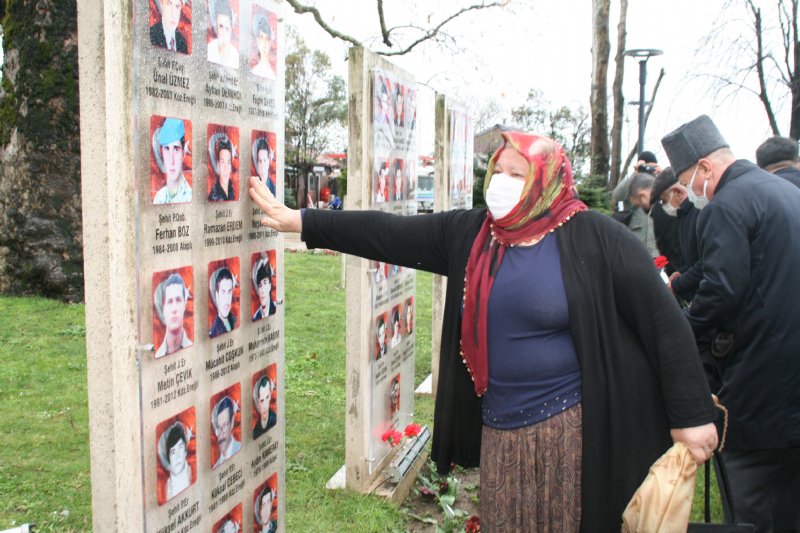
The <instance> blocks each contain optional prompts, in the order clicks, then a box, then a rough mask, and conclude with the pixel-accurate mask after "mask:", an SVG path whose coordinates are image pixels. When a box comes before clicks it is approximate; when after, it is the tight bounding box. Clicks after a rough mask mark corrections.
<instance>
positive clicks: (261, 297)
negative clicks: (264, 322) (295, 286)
mask: <svg viewBox="0 0 800 533" xmlns="http://www.w3.org/2000/svg"><path fill="white" fill-rule="evenodd" d="M276 262H277V255H276V252H275V250H265V251H263V252H256V253H254V254H253V255H252V256H251V258H250V268H251V272H252V276H251V281H252V282H253V283H252V285H251V289H250V312H251V313H252V317H253V322H255V321H257V320H261V319H262V318H267V317H269V316H272V315H274V314H275V312H276V311H277V308H278V306H277V304H276V301H277V297H278V288H277V286H276V283H277V280H278V273H277V270H276Z"/></svg>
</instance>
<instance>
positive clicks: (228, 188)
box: [206, 124, 240, 202]
mask: <svg viewBox="0 0 800 533" xmlns="http://www.w3.org/2000/svg"><path fill="white" fill-rule="evenodd" d="M207 131H208V165H207V166H208V178H207V180H206V181H207V184H206V185H207V188H208V201H209V202H232V201H235V200H238V199H239V185H240V184H239V128H236V127H233V126H222V125H219V124H209V125H208V130H207Z"/></svg>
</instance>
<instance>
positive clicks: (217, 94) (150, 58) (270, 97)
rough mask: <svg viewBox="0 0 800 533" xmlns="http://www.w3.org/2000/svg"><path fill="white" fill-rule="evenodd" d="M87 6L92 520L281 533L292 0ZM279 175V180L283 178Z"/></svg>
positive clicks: (127, 526)
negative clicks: (260, 201) (259, 201)
mask: <svg viewBox="0 0 800 533" xmlns="http://www.w3.org/2000/svg"><path fill="white" fill-rule="evenodd" d="M101 7H102V9H98V6H97V5H96V2H89V1H88V0H87V1H81V2H79V39H80V69H81V70H80V79H81V142H82V151H83V153H82V155H83V157H82V178H83V179H82V182H83V183H82V188H83V212H84V228H85V236H84V243H85V244H84V246H85V249H86V255H85V257H86V285H87V290H86V300H87V310H86V318H87V352H88V359H89V400H90V425H91V431H90V438H91V450H92V489H93V494H92V496H93V514H94V519H93V521H94V527H95V529H96V530H98V531H112V530H117V531H135V530H145V531H155V532H161V531H163V532H167V531H190V530H194V529H197V530H213V531H277V530H278V529H281V530H283V529H285V526H284V509H285V486H284V467H283V463H284V399H283V391H284V382H283V375H284V353H283V349H284V342H283V338H282V337H283V320H284V317H283V306H282V301H283V291H284V284H283V276H284V272H283V241H282V238H281V237H280V236H279V235H278V234H277V233H276V232H273V231H271V230H267V229H265V228H263V227H262V226H261V225H260V224H259V221H260V218H261V215H260V212H259V210H258V209H257V208H256V207H255V206H254V205H253V204H252V203H251V202H250V200H249V198H248V194H247V189H248V186H247V183H248V179H249V177H250V176H258V177H259V178H260V179H262V180H264V181H265V182H266V183H267V185H268V187H269V188H270V189H271V190H272V191H273V192H275V193H276V194H277V196H278V197H279V198H282V196H283V188H282V183H283V179H282V176H283V160H284V157H283V156H284V154H283V148H282V147H283V135H284V134H283V131H284V126H283V123H284V111H283V109H284V81H283V80H284V74H283V72H284V55H285V52H284V44H285V43H284V31H283V23H282V9H283V5H282V4H281V3H278V2H273V1H270V0H207V1H193V2H191V1H188V0H136V1H135V2H124V1H123V2H111V1H108V2H103V3H102V6H101ZM278 176H281V179H280V180H279V179H277V177H278Z"/></svg>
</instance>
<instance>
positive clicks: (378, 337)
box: [374, 313, 389, 361]
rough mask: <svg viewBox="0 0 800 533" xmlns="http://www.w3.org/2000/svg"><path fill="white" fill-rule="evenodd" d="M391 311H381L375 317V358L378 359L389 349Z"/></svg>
mask: <svg viewBox="0 0 800 533" xmlns="http://www.w3.org/2000/svg"><path fill="white" fill-rule="evenodd" d="M388 331H389V313H381V314H380V315H378V317H377V318H376V319H375V348H374V353H375V360H376V361H377V360H378V359H380V358H381V357H383V356H384V355H386V353H387V352H388V351H389V343H388Z"/></svg>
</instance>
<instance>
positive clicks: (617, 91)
mask: <svg viewBox="0 0 800 533" xmlns="http://www.w3.org/2000/svg"><path fill="white" fill-rule="evenodd" d="M627 19H628V0H621V1H620V3H619V23H618V24H617V52H616V54H615V55H614V63H615V65H616V69H615V71H614V84H613V85H612V88H611V97H612V99H613V101H614V118H613V121H612V125H611V176H610V179H609V184H608V187H609V189H613V188H614V187H616V186H617V183H619V179H620V173H621V168H620V167H621V163H622V118H623V115H624V114H625V96H624V95H623V94H622V81H623V77H624V75H625V40H626V37H627V31H628V30H627Z"/></svg>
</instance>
